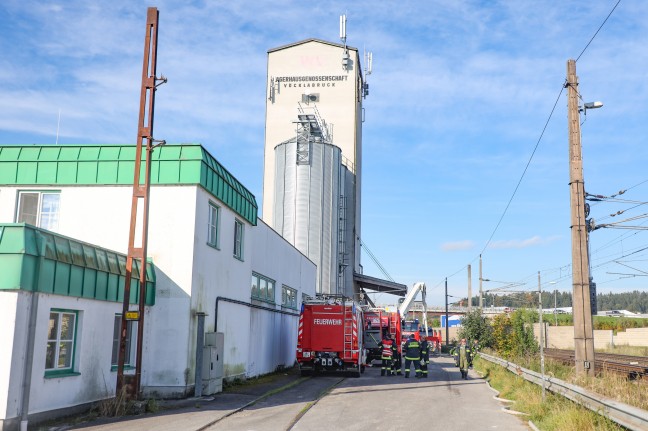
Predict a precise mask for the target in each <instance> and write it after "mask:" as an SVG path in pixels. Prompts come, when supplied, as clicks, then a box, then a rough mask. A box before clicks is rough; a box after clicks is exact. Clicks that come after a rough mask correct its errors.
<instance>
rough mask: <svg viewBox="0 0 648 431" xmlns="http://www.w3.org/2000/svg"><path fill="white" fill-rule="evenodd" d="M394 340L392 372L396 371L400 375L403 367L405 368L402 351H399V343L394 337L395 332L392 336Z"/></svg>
mask: <svg viewBox="0 0 648 431" xmlns="http://www.w3.org/2000/svg"><path fill="white" fill-rule="evenodd" d="M390 338H391V340H392V352H393V355H392V372H396V374H398V375H399V376H400V375H402V374H403V371H402V368H403V361H402V357H401V353H400V352H399V351H398V348H399V346H398V344H396V338H394V334H391V336H390Z"/></svg>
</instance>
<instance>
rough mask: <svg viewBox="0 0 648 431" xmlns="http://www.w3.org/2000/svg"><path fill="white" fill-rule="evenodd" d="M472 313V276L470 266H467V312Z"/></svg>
mask: <svg viewBox="0 0 648 431" xmlns="http://www.w3.org/2000/svg"><path fill="white" fill-rule="evenodd" d="M471 311H472V275H471V270H470V264H468V312H469V313H470V312H471Z"/></svg>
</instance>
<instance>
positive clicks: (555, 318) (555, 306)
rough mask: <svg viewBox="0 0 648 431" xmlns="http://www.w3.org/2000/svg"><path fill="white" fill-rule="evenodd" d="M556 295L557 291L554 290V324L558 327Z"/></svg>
mask: <svg viewBox="0 0 648 431" xmlns="http://www.w3.org/2000/svg"><path fill="white" fill-rule="evenodd" d="M557 295H558V289H554V322H555V323H556V326H558V311H557V310H556V309H557V308H558V306H557V304H558V299H557V298H556V296H557Z"/></svg>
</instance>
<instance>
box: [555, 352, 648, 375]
mask: <svg viewBox="0 0 648 431" xmlns="http://www.w3.org/2000/svg"><path fill="white" fill-rule="evenodd" d="M544 353H545V356H546V357H547V358H549V359H553V360H556V361H559V362H563V363H565V364H573V363H574V356H575V354H574V351H573V350H562V349H545V350H544ZM594 366H595V367H596V369H597V370H605V371H609V372H612V373H615V374H620V375H624V376H626V377H627V378H628V379H631V380H638V379H641V380H643V381H644V382H648V357H645V356H631V355H617V354H613V353H598V352H595V353H594Z"/></svg>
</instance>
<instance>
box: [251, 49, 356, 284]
mask: <svg viewBox="0 0 648 431" xmlns="http://www.w3.org/2000/svg"><path fill="white" fill-rule="evenodd" d="M267 79H268V81H267V89H268V92H267V96H268V97H267V101H266V135H265V155H264V176H263V218H264V220H265V221H266V222H267V223H268V224H269V225H270V226H272V227H273V228H274V229H275V230H277V231H278V232H279V233H280V234H281V235H283V236H284V237H285V238H286V239H287V240H288V241H289V242H291V243H292V244H293V245H295V247H296V248H297V249H299V250H300V251H302V253H304V254H306V255H307V256H308V257H309V258H310V259H311V260H313V261H314V262H315V263H316V264H317V265H318V287H317V289H318V293H338V294H342V293H343V294H345V295H347V296H352V295H353V296H356V295H357V293H358V288H357V287H354V282H353V277H354V273H362V269H361V266H360V252H359V244H360V243H359V238H360V202H361V199H360V197H361V193H360V191H361V173H362V101H363V97H364V90H365V86H364V84H365V82H364V79H363V75H362V70H361V65H360V56H359V54H358V50H357V49H356V48H353V47H349V46H346V45H344V44H337V43H331V42H326V41H323V40H318V39H308V40H304V41H301V42H297V43H293V44H290V45H285V46H281V47H279V48H274V49H271V50H269V51H268V77H267Z"/></svg>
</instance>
